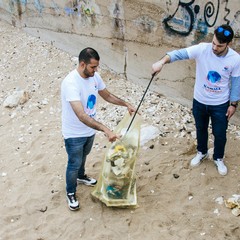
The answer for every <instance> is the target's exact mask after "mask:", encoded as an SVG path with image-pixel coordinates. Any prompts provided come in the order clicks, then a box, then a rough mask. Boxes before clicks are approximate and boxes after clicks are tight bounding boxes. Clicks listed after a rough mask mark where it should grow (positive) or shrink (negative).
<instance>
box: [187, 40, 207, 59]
mask: <svg viewBox="0 0 240 240" xmlns="http://www.w3.org/2000/svg"><path fill="white" fill-rule="evenodd" d="M203 48H204V45H203V44H202V43H200V44H198V45H193V46H191V47H188V48H186V50H187V53H188V56H189V59H196V58H198V57H199V55H200V54H201V53H202V51H203Z"/></svg>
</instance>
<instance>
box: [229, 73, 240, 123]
mask: <svg viewBox="0 0 240 240" xmlns="http://www.w3.org/2000/svg"><path fill="white" fill-rule="evenodd" d="M230 81H231V90H230V105H229V108H228V111H227V114H226V115H227V116H228V120H229V119H230V118H231V117H232V116H233V114H234V113H235V112H236V109H237V106H238V101H239V100H240V76H239V77H231V79H230Z"/></svg>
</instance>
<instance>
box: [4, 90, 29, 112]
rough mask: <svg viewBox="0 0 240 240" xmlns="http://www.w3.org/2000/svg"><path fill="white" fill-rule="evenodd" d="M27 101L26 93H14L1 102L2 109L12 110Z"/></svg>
mask: <svg viewBox="0 0 240 240" xmlns="http://www.w3.org/2000/svg"><path fill="white" fill-rule="evenodd" d="M28 100H29V94H28V92H26V91H24V90H17V91H14V92H13V94H12V95H10V96H8V97H7V98H6V99H5V101H4V102H3V106H4V107H9V108H13V107H16V106H18V105H19V104H24V103H25V102H27V101H28Z"/></svg>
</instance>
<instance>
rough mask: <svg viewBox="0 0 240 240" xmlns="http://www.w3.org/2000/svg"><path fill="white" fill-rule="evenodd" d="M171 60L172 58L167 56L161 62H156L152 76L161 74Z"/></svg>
mask: <svg viewBox="0 0 240 240" xmlns="http://www.w3.org/2000/svg"><path fill="white" fill-rule="evenodd" d="M170 60H171V59H170V57H169V56H168V55H165V56H164V57H163V58H162V59H161V60H159V61H158V62H155V63H154V64H153V65H152V74H158V73H159V72H161V70H162V68H163V65H164V64H166V63H170Z"/></svg>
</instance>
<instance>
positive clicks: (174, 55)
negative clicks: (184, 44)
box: [152, 48, 189, 74]
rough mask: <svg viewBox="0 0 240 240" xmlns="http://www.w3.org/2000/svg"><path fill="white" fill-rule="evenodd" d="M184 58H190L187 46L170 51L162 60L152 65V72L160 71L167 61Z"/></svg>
mask: <svg viewBox="0 0 240 240" xmlns="http://www.w3.org/2000/svg"><path fill="white" fill-rule="evenodd" d="M184 59H189V56H188V53H187V50H186V48H183V49H180V50H173V51H171V52H168V53H167V54H166V55H165V56H164V57H163V58H162V59H161V60H159V61H158V62H156V63H154V64H153V65H152V74H154V73H159V72H160V71H161V70H162V68H163V66H164V64H166V63H172V62H175V61H178V60H184Z"/></svg>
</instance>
